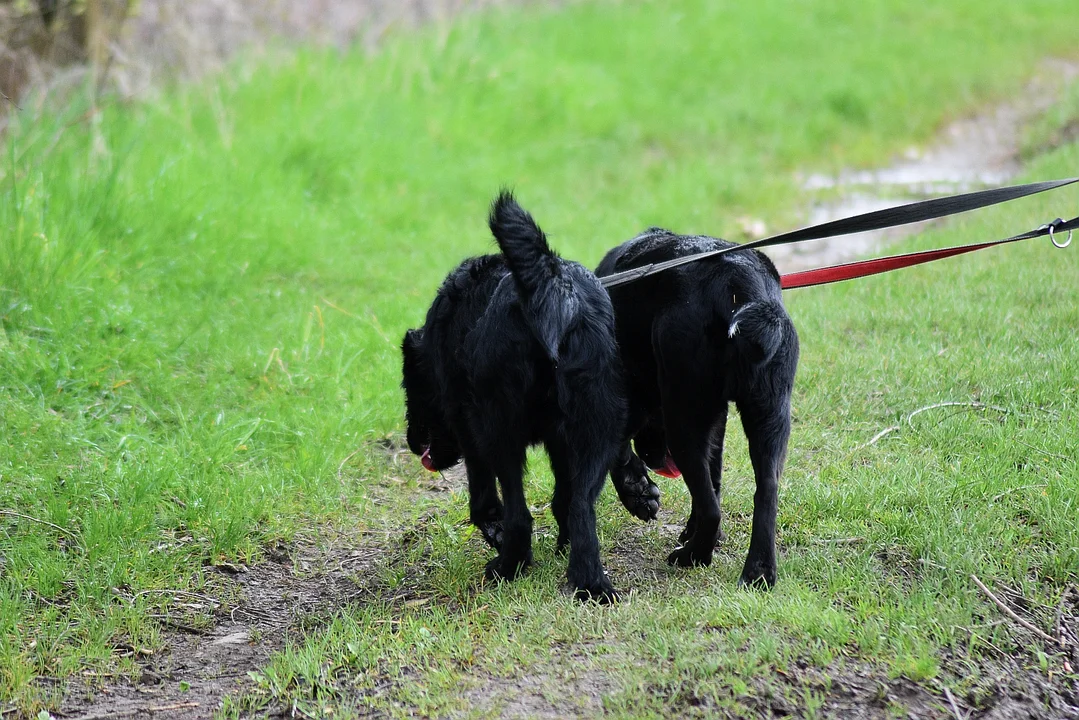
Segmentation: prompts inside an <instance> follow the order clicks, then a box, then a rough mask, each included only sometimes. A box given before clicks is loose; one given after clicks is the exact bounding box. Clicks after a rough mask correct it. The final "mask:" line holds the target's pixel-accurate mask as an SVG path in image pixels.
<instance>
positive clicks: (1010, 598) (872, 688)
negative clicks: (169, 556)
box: [55, 445, 1079, 720]
mask: <svg viewBox="0 0 1079 720" xmlns="http://www.w3.org/2000/svg"><path fill="white" fill-rule="evenodd" d="M380 452H383V454H384V455H385V456H386V458H387V463H388V464H390V465H396V464H399V463H400V462H403V461H406V458H405V457H404V454H403V452H402V451H401V450H400V448H398V447H397V446H396V445H393V446H391V447H390V448H389V449H387V448H384V447H383V448H380ZM391 474H392V473H391ZM394 491H395V492H398V491H399V490H398V489H394ZM415 492H418V493H423V494H427V495H442V496H443V497H444V496H445V495H444V494H445V493H448V492H454V493H461V494H462V497H461V502H465V500H464V497H463V493H464V492H465V479H464V477H463V473H461V472H453V473H450V474H448V475H447V476H446V477H444V478H440V479H439V481H438V482H437V483H432V484H431V485H429V486H421V487H419V488H417V490H416V491H415ZM681 522H682V518H680V517H675V516H674V514H673V512H672V511H669V510H662V511H661V514H660V518H659V523H660V526H661V529H662V532H663V533H665V534H668V535H670V539H671V541H672V542H674V540H675V538H676V537H677V534H678V532H679V531H680V529H681ZM421 525H422V523H421ZM632 529H633V530H635V532H634V531H633V530H631V531H630V532H628V533H625V534H624V536H623V537H620V538H619V539H618V541H617V543H616V544H614V545H612V546H611V547H610V548H608V549H607V557H608V568H609V570H610V571H611V572H612V573H614V574H617V575H618V576H619V577H623V578H625V580H626V582H627V583H629V584H630V585H636V584H642V583H647V582H648V578H649V576H650V575H652V574H653V573H663V572H665V570H664V568H663V567H662V558H660V557H656V558H650V559H648V553H646V552H644V545H645V542H646V540H645V538H644V535H645V534H646V533H647V532H648V530H647V529H646V528H645V527H644V526H643V525H634V526H632ZM416 532H417V530H416V528H411V529H405V528H386V529H384V530H378V531H373V532H368V533H345V534H341V533H336V532H334V531H331V530H329V529H326V530H324V531H320V532H319V533H318V535H317V537H318V539H319V540H318V542H319V544H318V545H316V544H314V542H304V541H300V542H297V543H296V544H295V545H293V546H289V547H286V546H277V547H271V548H266V549H265V557H266V559H265V560H264V561H263V562H260V563H259V564H257V565H254V566H252V567H250V568H248V567H234V566H230V565H226V566H218V567H215V568H207V572H208V573H210V577H211V581H210V582H209V583H208V585H209V589H206V590H203V591H202V592H203V595H204V596H205V597H203V598H196V602H192V598H190V597H185V596H183V595H182V594H177V595H176V597H175V598H174V600H175V603H174V607H175V609H176V611H175V612H174V613H173V612H169V613H165V615H167V617H163V618H162V620H161V622H162V632H163V637H164V647H163V648H162V649H161V650H160V651H157V652H154V653H152V654H150V653H147V652H146V651H142V650H141V649H139V648H130V649H128V650H129V652H130V653H132V655H133V657H134V658H135V660H136V662H137V664H138V667H139V671H138V672H137V673H135V675H134V676H133V677H127V678H118V677H113V678H100V677H98V678H87V677H80V678H77V679H75V680H73V681H71V682H69V683H68V691H67V694H66V699H65V700H64V703H63V705H62V707H61V709H60V711H59V712H57V713H55V716H56V717H57V718H77V719H78V720H104V719H105V718H119V717H131V718H179V719H182V720H188V719H191V720H193V719H195V718H209V717H211V716H212V715H213V713H214V712H215V711H217V710H218V709H220V708H221V707H222V704H223V703H224V702H226V698H228V699H229V700H228V702H230V703H231V704H232V705H233V707H240V708H241V709H242V713H243V716H244V717H305V716H306V715H305V714H304V713H303V712H302V711H301V710H299V709H297V708H293V707H287V706H282V705H280V704H278V703H275V702H274V701H272V700H270V699H269V697H268V695H267V694H266V693H265V692H264V691H259V690H258V686H257V683H256V681H255V680H254V678H253V677H252V675H251V673H255V672H257V671H258V670H260V669H261V668H262V667H263V666H264V665H265V664H266V663H267V662H268V661H269V659H270V657H271V656H272V654H273V653H274V652H277V651H279V650H281V649H283V648H284V646H285V644H286V642H288V641H289V640H293V641H296V642H300V641H302V638H303V636H304V635H305V634H306V633H310V632H317V631H318V630H319V628H321V627H323V626H325V625H326V623H328V622H329V620H330V619H331V618H332V617H333V616H334V615H335V614H336V613H339V612H341V611H342V610H344V609H346V608H347V607H349V606H350V605H352V606H355V605H362V604H364V603H371V602H378V603H385V604H388V605H390V606H395V607H400V608H402V610H404V609H405V608H407V607H408V605H409V604H414V603H416V602H423V600H424V598H425V596H426V593H427V591H426V589H425V584H424V581H423V580H424V578H425V577H429V575H430V573H431V568H430V567H428V565H429V564H430V563H432V562H437V560H436V559H432V558H427V557H416V556H415V554H413V553H409V552H408V548H409V547H410V545H411V544H412V543H414V542H415V539H416V537H415V536H416ZM473 541H474V542H476V543H478V544H481V543H482V541H481V540H480V539H479V537H478V536H477V537H476V538H475V539H474V540H473ZM484 547H485V546H484ZM780 550H781V552H782V550H783V549H782V548H780ZM642 557H644V558H646V559H645V560H644V561H643V562H642ZM410 558H411V559H410ZM387 563H393V564H394V565H395V567H398V566H400V565H402V564H403V565H405V566H406V568H405V569H406V572H405V573H404V579H403V580H400V581H399V582H397V583H396V584H395V586H394V588H392V589H391V588H389V587H387V586H384V585H382V584H381V582H380V579H379V578H380V577H381V573H380V572H379V571H380V569H381V568H383V567H385V566H386V564H387ZM398 576H399V577H400V574H399V573H398ZM998 595H999V597H1000V599H1001V600H1002V601H1003V602H1005V603H1007V604H1008V606H1009V607H1011V608H1013V609H1014V611H1015V612H1016V613H1017V614H1019V615H1020V616H1021V617H1024V618H1028V619H1030V620H1032V621H1034V622H1035V623H1037V624H1039V625H1040V626H1042V627H1048V628H1051V632H1052V633H1053V637H1055V638H1060V639H1062V640H1063V641H1064V642H1065V647H1064V649H1063V650H1061V651H1060V652H1061V654H1063V656H1064V659H1066V660H1067V661H1068V662H1070V663H1071V664H1072V665H1073V666H1075V667H1079V591H1073V592H1072V593H1071V594H1070V595H1066V596H1065V601H1064V602H1062V604H1061V606H1060V607H1059V608H1056V610H1055V612H1052V609H1046V608H1033V607H1030V606H1029V605H1028V604H1027V602H1026V601H1025V600H1024V598H1023V597H1022V596H1021V595H1020V594H1018V593H1016V592H1014V591H1012V590H1010V589H1008V588H998ZM199 600H201V602H199ZM207 603H208V604H210V605H212V606H213V610H212V612H211V613H209V614H208V613H207V612H206V611H205V605H206V604H207ZM190 606H195V607H199V608H202V609H200V610H199V611H197V612H196V613H195V615H194V616H187V615H185V611H184V610H183V608H184V607H190ZM1047 613H1048V614H1047ZM994 622H999V623H1002V624H1006V625H1007V626H1008V628H1009V632H1011V633H1012V634H1013V636H1014V637H1015V639H1016V644H1017V645H1019V646H1020V647H1024V646H1026V647H1030V648H1031V649H1032V650H1031V654H1030V656H1029V657H1021V656H1015V655H1012V654H1009V653H1007V652H1003V651H1000V650H998V649H996V648H986V649H985V650H987V651H988V652H986V653H983V657H984V658H987V659H985V660H983V661H982V662H981V663H980V664H979V666H978V667H976V668H974V667H972V666H971V665H970V662H971V660H970V658H953V657H944V658H942V667H943V672H942V674H941V676H940V678H939V679H936V680H932V681H928V682H925V683H917V682H913V681H911V680H908V679H906V678H902V677H900V678H890V677H888V676H887V674H885V673H884V672H883V671H881V670H880V669H879V668H876V667H874V666H872V665H870V664H868V663H865V662H863V661H853V660H847V661H839V662H837V663H836V664H835V665H833V666H832V667H829V668H827V670H826V671H822V670H821V669H819V668H817V667H815V666H814V665H813V664H811V663H808V662H793V663H789V664H788V665H787V666H786V667H785V668H784V669H783V670H782V671H780V670H777V671H776V672H775V673H774V674H772V675H771V676H769V677H759V678H755V679H752V680H751V681H750V687H751V688H752V692H751V693H750V694H748V695H740V696H739V695H733V694H732V695H731V697H729V698H726V699H725V700H726V701H727V702H728V705H724V706H723V707H709V703H710V702H711V700H709V699H707V698H699V697H695V696H687V695H685V694H684V690H682V689H681V688H664V687H656V688H653V689H652V690H653V692H654V693H656V694H657V695H660V696H663V695H669V696H670V697H669V703H670V710H671V713H672V716H677V715H680V714H693V715H701V714H714V715H716V716H718V717H745V716H752V717H762V718H775V717H804V716H806V715H807V712H808V709H807V707H806V698H807V697H814V698H816V699H817V701H818V702H819V705H820V707H819V710H818V711H817V712H818V717H829V718H855V719H859V720H860V719H863V718H864V719H870V718H873V719H876V718H881V719H883V718H895V717H908V718H953V719H954V718H962V719H963V720H966V719H967V718H991V719H993V720H1005V719H1008V720H1010V719H1025V718H1030V719H1034V718H1079V693H1077V688H1076V687H1075V686H1074V685H1072V684H1070V683H1068V682H1066V681H1064V680H1057V681H1048V680H1046V678H1045V675H1044V674H1043V673H1041V672H1039V671H1038V670H1037V668H1036V661H1035V659H1034V655H1033V651H1034V649H1037V648H1040V647H1045V645H1044V644H1043V643H1041V641H1040V640H1038V639H1037V638H1035V637H1034V636H1033V635H1031V634H1030V633H1029V632H1028V631H1027V630H1025V629H1024V628H1023V627H1021V626H1020V625H1019V624H1017V623H1016V622H1015V621H1013V620H1011V619H1010V618H1008V617H1006V616H1005V615H1003V614H1001V615H1000V616H999V618H997V619H996V620H994ZM1046 649H1047V651H1048V652H1050V653H1051V652H1052V650H1049V649H1048V648H1046ZM572 652H573V649H572V648H563V649H561V650H560V649H557V648H555V649H553V650H552V658H553V660H552V662H550V663H549V664H548V666H546V667H542V668H528V670H527V672H522V673H521V674H520V675H519V676H517V677H511V678H507V677H498V676H486V677H482V678H479V679H480V680H481V681H482V682H481V683H480V684H479V685H477V686H476V687H473V688H470V689H467V690H463V691H462V692H463V696H462V697H463V699H464V700H465V701H466V703H467V704H468V706H470V707H471V708H472V711H473V712H474V713H480V714H482V715H484V716H496V717H503V718H591V717H597V716H600V715H602V714H603V708H604V699H605V697H606V696H608V695H610V694H612V693H614V692H615V691H616V690H617V682H616V679H615V678H611V677H607V676H606V675H604V674H603V673H602V672H597V671H595V670H582V669H581V668H584V667H587V663H581V662H576V661H574V658H573V657H572ZM560 653H561V654H560ZM559 660H564V662H559ZM971 676H976V677H978V678H980V679H979V680H978V681H977V682H976V683H974V684H973V685H970V686H969V689H968V690H966V691H965V692H963V693H961V694H958V693H957V694H953V693H952V691H951V690H950V689H946V688H955V687H957V686H959V685H960V684H962V683H963V681H964V679H965V678H969V677H971ZM331 680H338V681H340V684H341V687H342V688H345V687H347V686H348V685H349V684H350V683H349V682H348V678H343V677H342V678H335V679H331ZM406 682H408V678H393V677H385V678H382V679H381V682H380V683H378V685H377V688H376V690H375V692H376V693H378V692H383V693H384V692H387V691H389V690H391V689H393V688H394V686H395V685H397V684H399V683H406ZM553 687H554V688H559V692H558V693H557V694H556V695H555V694H552V692H551V688H553ZM346 694H347V691H346ZM348 700H349V698H346V701H348ZM351 700H353V701H355V702H362V701H363V698H359V699H356V698H353V699H351ZM244 704H246V708H243V705H244ZM731 706H733V707H736V708H740V710H738V711H737V713H734V714H732V711H731V710H730V707H731ZM361 707H362V705H361ZM379 716H380V714H378V713H372V717H379Z"/></svg>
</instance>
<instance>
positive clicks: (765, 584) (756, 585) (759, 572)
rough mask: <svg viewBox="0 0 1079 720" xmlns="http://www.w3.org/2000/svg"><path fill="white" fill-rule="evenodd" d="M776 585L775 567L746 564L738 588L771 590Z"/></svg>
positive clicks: (761, 564) (753, 563)
mask: <svg viewBox="0 0 1079 720" xmlns="http://www.w3.org/2000/svg"><path fill="white" fill-rule="evenodd" d="M775 585H776V569H775V566H768V565H765V564H763V563H755V562H749V561H747V562H746V566H745V568H743V569H742V576H741V577H739V578H738V587H740V588H747V589H750V590H771V589H772V588H773V587H775Z"/></svg>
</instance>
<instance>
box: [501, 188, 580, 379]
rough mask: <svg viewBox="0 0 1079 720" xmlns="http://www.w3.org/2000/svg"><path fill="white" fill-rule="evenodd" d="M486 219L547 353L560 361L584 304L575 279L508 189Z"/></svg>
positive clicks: (527, 317) (531, 325)
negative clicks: (562, 346)
mask: <svg viewBox="0 0 1079 720" xmlns="http://www.w3.org/2000/svg"><path fill="white" fill-rule="evenodd" d="M487 223H488V225H489V226H490V228H491V234H493V235H494V236H495V241H496V242H498V247H499V249H501V250H502V255H503V257H505V259H506V264H507V265H508V266H509V269H510V273H511V274H512V275H513V279H514V281H515V282H516V284H517V292H518V294H519V295H520V297H521V307H522V310H523V311H524V315H525V320H526V321H527V322H528V324H529V327H531V329H532V332H533V334H534V335H535V336H536V339H537V340H539V342H540V344H541V345H542V346H543V348H544V350H545V351H546V352H547V355H548V357H550V358H551V359H552V360H554V361H556V362H557V361H558V349H559V345H560V344H561V342H562V338H563V336H564V335H565V333H566V330H567V329H568V328H569V326H570V324H571V323H572V321H573V318H574V317H575V316H576V314H577V311H578V307H579V304H580V302H579V299H578V298H577V295H576V293H575V291H574V288H573V284H572V283H571V282H569V279H568V278H565V277H564V271H565V268H564V261H563V260H562V259H561V258H559V257H558V255H556V254H555V252H554V251H553V250H551V248H550V246H548V245H547V236H545V235H544V234H543V231H542V230H540V228H539V226H538V225H537V224H536V221H535V220H533V219H532V216H531V215H529V214H528V213H527V212H526V211H525V210H524V209H523V208H521V206H520V205H518V204H517V201H516V200H515V199H514V197H513V194H512V193H510V192H509V191H508V190H503V191H502V192H501V193H499V195H498V197H497V198H495V201H494V202H493V203H492V204H491V214H490V217H489V218H488V221H487Z"/></svg>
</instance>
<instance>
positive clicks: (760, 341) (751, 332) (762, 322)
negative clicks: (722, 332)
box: [727, 299, 797, 365]
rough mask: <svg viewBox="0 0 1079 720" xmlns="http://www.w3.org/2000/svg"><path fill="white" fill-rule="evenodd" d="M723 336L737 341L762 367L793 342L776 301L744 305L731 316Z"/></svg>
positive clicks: (787, 320) (786, 319) (787, 319)
mask: <svg viewBox="0 0 1079 720" xmlns="http://www.w3.org/2000/svg"><path fill="white" fill-rule="evenodd" d="M727 336H728V337H729V338H731V339H732V340H738V339H741V340H743V341H744V342H747V343H748V344H749V345H751V346H752V347H753V349H754V352H753V355H752V359H753V360H754V362H755V363H756V364H760V365H764V364H767V363H768V362H770V361H771V359H772V358H773V357H775V354H776V353H777V352H778V351H779V349H780V348H782V347H784V346H785V345H788V344H789V343H790V341H791V338H792V337H793V338H797V335H796V333H795V330H794V323H792V322H791V319H790V317H789V316H788V315H787V311H786V309H785V308H784V307H783V304H782V303H781V302H779V301H778V300H772V299H767V300H759V301H752V302H748V303H746V304H745V305H743V306H742V307H740V308H738V309H737V310H736V311H735V312H734V314H733V315H731V324H730V328H729V329H728V330H727Z"/></svg>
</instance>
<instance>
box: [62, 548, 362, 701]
mask: <svg viewBox="0 0 1079 720" xmlns="http://www.w3.org/2000/svg"><path fill="white" fill-rule="evenodd" d="M323 542H325V540H323ZM355 542H357V541H356V540H355V538H348V537H345V536H342V537H340V538H338V539H337V541H336V542H334V543H331V544H329V545H327V544H323V545H322V546H320V547H316V546H314V545H300V546H298V547H297V548H295V549H291V550H286V549H285V548H277V549H273V550H270V551H269V552H268V553H267V554H268V556H269V559H268V560H267V561H266V562H264V563H261V564H259V565H257V566H254V567H251V568H246V567H233V566H219V567H218V568H217V569H216V570H208V572H216V573H218V574H217V576H216V577H214V578H213V579H212V581H211V582H210V583H209V585H210V586H211V589H209V590H204V591H203V593H201V594H200V596H199V597H197V598H193V597H191V596H189V595H185V594H184V593H176V594H175V596H174V598H173V599H174V600H175V601H176V602H175V603H172V607H174V608H175V609H176V612H175V614H173V613H172V612H171V611H170V612H169V613H168V615H169V618H168V619H165V620H163V622H162V629H163V632H164V647H163V648H162V649H161V650H160V651H159V652H155V653H149V652H148V651H146V650H142V649H140V648H130V650H129V652H130V653H131V654H133V655H134V656H135V658H136V659H137V661H138V664H139V667H140V670H141V672H140V676H139V677H138V678H135V679H134V680H110V681H108V682H105V683H100V682H92V681H91V680H90V679H86V680H83V681H74V682H71V683H69V685H68V692H67V696H66V698H65V700H64V702H63V704H62V705H61V707H60V712H59V713H58V715H60V716H62V717H65V718H78V719H79V720H97V719H99V718H101V719H103V718H114V717H133V718H146V717H160V718H178V719H184V720H186V719H191V720H194V719H195V718H209V717H211V716H212V715H213V714H214V712H215V711H216V710H217V709H219V708H220V707H221V706H222V702H223V701H224V700H225V698H227V697H232V698H239V697H241V696H242V694H243V693H244V692H245V691H248V690H250V689H251V688H252V687H253V685H254V683H253V680H252V678H251V677H250V675H249V673H252V672H255V671H257V670H259V669H260V668H262V667H264V666H265V665H266V664H267V663H268V662H269V660H270V658H271V656H272V655H273V654H274V653H275V652H278V651H280V650H282V649H283V648H284V647H285V644H286V642H287V641H288V639H289V638H292V637H296V636H301V635H302V633H303V632H305V631H309V630H310V629H311V628H312V627H316V626H318V624H319V623H320V622H324V621H325V620H327V619H328V618H329V617H330V616H331V615H332V613H333V612H335V611H337V610H339V609H340V608H342V607H344V606H345V605H347V604H348V603H350V602H353V601H354V600H356V599H357V598H360V597H362V596H363V595H364V593H365V588H366V587H367V585H368V584H369V583H368V580H367V578H370V577H371V576H372V571H373V569H374V568H375V566H376V564H377V561H378V558H379V557H380V556H381V550H380V549H379V548H376V547H374V546H373V545H370V546H366V545H357V544H354V543H355ZM166 595H167V593H166ZM192 600H196V601H201V602H200V603H192V602H191V601H192ZM192 604H202V605H205V604H209V605H212V606H213V610H212V613H211V614H210V615H209V617H207V615H206V614H205V613H200V616H199V617H194V618H191V617H186V616H185V615H184V612H183V610H182V608H183V607H190V606H191V605H192ZM207 622H208V625H207V624H206V623H207Z"/></svg>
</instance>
